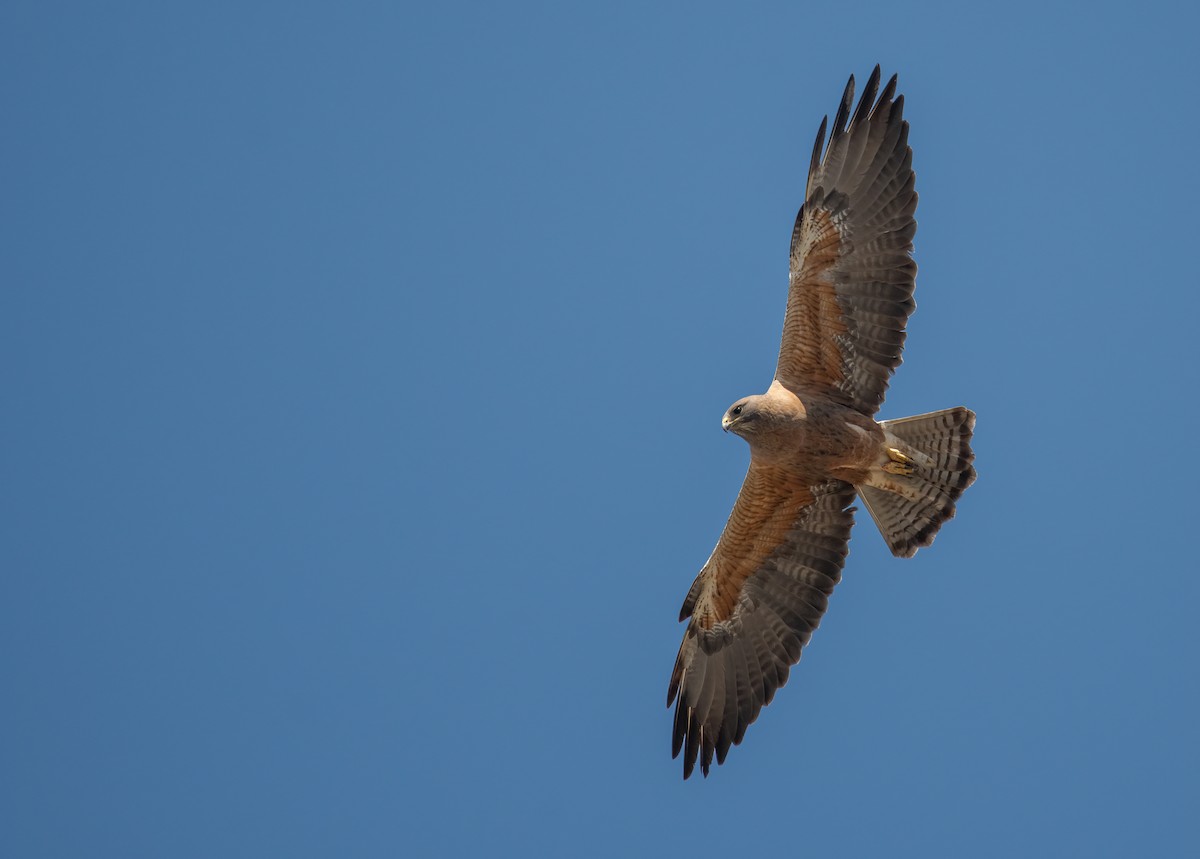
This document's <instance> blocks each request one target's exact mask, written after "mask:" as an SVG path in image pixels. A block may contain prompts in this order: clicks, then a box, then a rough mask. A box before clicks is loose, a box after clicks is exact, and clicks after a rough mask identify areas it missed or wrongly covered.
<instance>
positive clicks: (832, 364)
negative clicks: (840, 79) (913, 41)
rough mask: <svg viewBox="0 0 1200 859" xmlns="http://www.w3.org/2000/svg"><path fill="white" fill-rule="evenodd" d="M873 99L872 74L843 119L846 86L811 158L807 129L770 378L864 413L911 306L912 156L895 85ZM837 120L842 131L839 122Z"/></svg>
mask: <svg viewBox="0 0 1200 859" xmlns="http://www.w3.org/2000/svg"><path fill="white" fill-rule="evenodd" d="M878 92H879V66H876V67H875V71H874V72H873V73H872V74H871V79H870V80H869V81H868V82H867V86H866V89H865V90H864V91H863V94H862V98H861V99H860V100H859V102H858V107H857V108H855V110H854V115H853V116H850V105H851V103H852V102H853V99H854V78H853V77H851V78H850V82H849V83H848V84H847V85H846V92H845V94H844V95H843V96H842V103H841V106H840V107H839V108H838V112H837V115H836V116H835V117H834V120H833V130H832V131H831V133H830V135H829V146H828V148H827V149H825V152H824V157H823V158H822V152H821V150H822V147H823V146H824V142H825V121H822V123H821V129H820V131H818V132H817V141H816V145H815V146H814V147H813V155H812V162H811V165H810V167H809V171H808V184H807V186H806V188H805V192H804V197H805V199H804V205H803V206H802V207H801V208H800V214H799V215H797V217H796V226H795V228H794V229H793V231H792V251H791V272H790V283H789V288H788V306H787V315H786V316H785V319H784V324H783V343H782V345H781V346H780V350H779V365H778V367H777V368H776V371H775V377H776V378H777V379H778V380H779V381H780V382H781V383H782V384H783V385H785V386H787V387H788V388H790V389H792V390H793V391H798V390H807V391H810V392H811V391H813V390H817V391H821V392H823V393H825V394H827V395H828V396H829V397H830V398H831V399H833V400H836V401H837V402H840V403H842V404H843V405H847V406H851V407H852V408H856V409H858V410H859V411H861V412H863V413H864V414H868V415H872V414H874V413H875V412H876V411H877V410H878V409H879V406H880V404H882V402H883V396H884V394H885V393H886V392H887V386H888V379H889V378H890V377H891V375H892V372H893V371H894V370H895V369H896V367H897V366H899V364H900V352H901V350H902V349H903V347H904V327H905V324H906V323H907V322H908V317H909V314H911V313H912V311H913V309H914V308H915V307H916V304H915V303H914V302H913V298H912V295H913V287H914V281H915V278H916V275H917V266H916V263H914V262H913V260H912V257H911V252H912V239H913V235H914V234H915V233H916V231H917V222H916V220H915V219H914V218H913V214H914V213H915V212H916V209H917V194H916V192H915V191H914V190H913V181H914V175H913V170H912V150H911V149H910V148H909V146H908V123H907V122H905V121H904V118H903V115H902V114H903V111H904V96H898V97H895V98H893V97H894V96H895V92H896V78H895V76H893V77H892V79H891V80H890V81H888V84H887V86H885V87H884V88H883V92H882V93H881V94H880V95H879V98H878V100H876V98H875V96H876V93H878ZM847 120H849V125H847Z"/></svg>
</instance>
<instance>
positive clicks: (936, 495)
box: [858, 406, 975, 558]
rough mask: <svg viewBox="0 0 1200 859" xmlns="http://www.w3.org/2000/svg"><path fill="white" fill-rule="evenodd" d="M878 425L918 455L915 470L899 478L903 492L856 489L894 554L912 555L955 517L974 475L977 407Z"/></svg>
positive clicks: (909, 451)
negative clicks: (973, 445) (975, 411)
mask: <svg viewBox="0 0 1200 859" xmlns="http://www.w3.org/2000/svg"><path fill="white" fill-rule="evenodd" d="M880 426H882V427H883V429H884V431H885V432H886V433H887V435H888V437H889V441H898V442H899V443H900V444H899V446H900V448H901V450H902V451H903V452H904V453H906V454H907V455H908V456H909V457H911V458H912V459H913V460H914V464H915V471H914V472H913V474H911V475H908V476H906V477H901V478H898V480H899V481H900V482H902V483H903V485H904V488H905V490H906V493H905V494H898V493H896V492H892V491H889V490H888V489H883V488H880V487H877V486H860V487H858V492H859V495H860V496H862V500H863V503H864V504H865V505H866V508H867V511H868V512H869V513H870V514H871V518H872V519H874V520H875V524H876V525H877V526H879V532H880V533H881V534H883V539H884V540H885V541H886V542H887V544H888V548H889V549H891V551H892V554H893V555H896V556H898V557H902V558H911V557H912V556H913V555H914V554H916V551H917V549H920V548H922V547H924V546H928V545H929V544H930V543H932V542H933V538H934V537H935V536H937V532H938V529H939V528H941V527H942V524H943V523H944V522H946V521H947V520H948V519H952V518H954V506H955V502H956V501H958V499H959V497H960V496H961V495H962V494H963V492H964V491H966V488H967V487H968V486H970V485H971V484H972V483H973V482H974V481H975V467H974V465H972V463H973V462H974V461H975V453H974V451H972V450H971V435H972V433H973V432H974V430H975V413H974V412H972V411H971V410H970V409H965V408H963V407H961V406H959V407H956V408H953V409H945V410H943V411H940V412H930V413H928V414H924V415H916V416H914V417H911V418H900V419H899V420H894V421H880ZM909 496H911V497H909Z"/></svg>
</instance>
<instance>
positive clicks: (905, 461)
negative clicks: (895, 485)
mask: <svg viewBox="0 0 1200 859" xmlns="http://www.w3.org/2000/svg"><path fill="white" fill-rule="evenodd" d="M886 450H887V455H888V461H887V462H885V463H884V464H883V470H884V471H886V472H887V473H888V474H899V475H902V476H905V477H907V476H908V475H910V474H912V473H913V472H914V471H916V470H917V469H916V466H915V464H914V462H913V459H912V457H909V456H905V455H904V454H903V453H901V452H900V451H899V450H897V449H896V448H894V447H889V448H887V449H886Z"/></svg>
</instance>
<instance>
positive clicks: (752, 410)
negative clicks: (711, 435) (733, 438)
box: [721, 394, 764, 438]
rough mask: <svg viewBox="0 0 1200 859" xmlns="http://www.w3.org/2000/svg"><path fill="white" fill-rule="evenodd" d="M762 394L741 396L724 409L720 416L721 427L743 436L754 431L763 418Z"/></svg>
mask: <svg viewBox="0 0 1200 859" xmlns="http://www.w3.org/2000/svg"><path fill="white" fill-rule="evenodd" d="M762 401H763V396H762V394H755V395H754V396H752V397H742V399H740V400H738V401H737V402H736V403H734V404H733V405H732V406H730V407H729V408H728V409H727V410H726V411H725V416H724V417H723V418H721V429H723V430H725V432H732V433H736V434H738V435H740V436H742V437H743V438H745V437H746V435H747V433H752V432H754V430H755V428H756V427H757V426H758V425H759V424H760V423H761V422H762V419H763V416H764V415H763V402H762Z"/></svg>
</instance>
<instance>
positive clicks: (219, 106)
mask: <svg viewBox="0 0 1200 859" xmlns="http://www.w3.org/2000/svg"><path fill="white" fill-rule="evenodd" d="M735 8H736V11H735ZM1085 8H1086V9H1087V12H1086V13H1083V12H1082V10H1083V9H1085ZM1195 8H1196V7H1195V5H1194V4H1183V3H1180V4H1177V5H1167V4H1162V3H1154V2H1145V3H1136V4H1107V3H1099V4H1087V5H1086V6H1085V5H1084V4H1069V5H1068V4H1061V5H1060V4H1054V3H1045V2H1039V3H1006V4H1001V5H996V4H961V3H940V4H933V3H930V4H926V5H925V6H923V7H922V9H921V10H920V11H917V10H915V9H913V8H907V9H906V8H905V7H903V6H902V5H900V4H892V3H889V4H881V3H874V2H864V3H858V4H851V5H850V6H848V5H847V4H838V3H819V4H818V3H804V4H802V3H774V4H772V3H761V4H758V3H752V4H742V5H738V6H736V7H735V6H734V4H706V3H672V4H655V3H614V4H610V3H588V4H582V3H543V4H528V3H524V4H501V3H478V4H455V3H436V4H435V3H422V4H404V3H398V4H396V3H381V2H376V3H361V4H360V3H341V4H314V3H278V4H266V3H203V4H200V3H197V4H173V3H171V4H168V3H142V4H128V3H112V4H92V3H86V4H82V3H81V4H71V3H61V4H56V3H44V2H38V3H31V2H18V0H9V1H8V2H5V3H4V4H3V7H2V8H0V107H2V108H3V118H2V122H3V129H4V130H3V132H2V133H0V156H2V157H0V180H2V181H0V245H2V247H3V251H2V253H0V378H2V380H3V387H2V390H3V402H4V408H3V412H2V415H3V419H2V420H0V463H2V471H0V503H2V509H0V567H2V575H0V689H2V695H3V703H2V705H0V794H2V795H0V807H2V808H3V809H4V811H3V818H4V821H3V824H2V825H0V854H3V855H4V856H11V857H80V856H120V857H214V856H220V857H242V856H245V857H264V856H287V857H308V856H314V857H316V856H380V857H383V856H389V857H390V856H404V855H408V856H416V855H437V854H443V855H500V856H503V855H527V856H528V855H580V856H586V855H678V854H680V853H683V854H685V855H686V854H691V853H699V852H704V853H710V854H717V855H732V854H733V851H742V852H741V853H739V854H738V855H761V856H791V855H797V854H803V855H813V856H884V855H887V856H930V855H959V856H965V855H971V856H1014V855H1021V856H1064V855H1076V856H1084V855H1086V856H1129V855H1162V856H1165V855H1184V854H1188V853H1193V852H1194V851H1197V850H1198V849H1200V822H1198V821H1200V818H1198V817H1197V811H1196V810H1197V807H1198V805H1200V740H1198V737H1197V727H1196V726H1197V725H1198V724H1200V688H1198V686H1200V684H1198V677H1197V669H1196V659H1197V653H1198V648H1200V631H1198V626H1197V622H1196V612H1197V606H1198V604H1200V563H1197V559H1196V543H1195V539H1194V538H1195V536H1196V534H1197V524H1196V521H1197V513H1200V510H1198V509H1197V504H1196V500H1195V499H1196V497H1197V493H1196V490H1195V488H1194V484H1195V482H1196V478H1195V471H1196V469H1197V468H1200V449H1198V447H1197V444H1196V440H1195V437H1196V427H1197V420H1198V418H1200V413H1198V409H1197V393H1198V387H1200V386H1198V381H1197V370H1196V359H1197V349H1198V345H1200V329H1198V326H1200V269H1198V268H1197V265H1196V263H1195V248H1196V241H1197V240H1196V228H1197V213H1196V199H1197V191H1198V190H1200V187H1198V186H1200V182H1198V179H1200V171H1198V168H1197V141H1198V140H1200V119H1198V117H1200V112H1198V111H1197V110H1196V107H1195V103H1196V98H1197V92H1198V91H1200V79H1198V77H1197V64H1196V60H1197V50H1196V41H1195V38H1196V35H1195V34H1196V32H1197V29H1198V27H1200V17H1198V14H1197V12H1196V11H1195ZM877 62H878V63H881V64H882V65H883V70H884V73H885V75H890V74H891V73H892V72H899V74H900V89H901V91H902V92H903V93H904V94H905V96H906V114H907V116H908V117H909V119H910V121H911V123H912V132H911V137H910V140H911V143H912V146H913V148H914V153H915V154H914V164H915V168H916V171H917V188H918V191H919V192H920V195H921V202H920V206H919V208H918V210H917V219H918V221H919V224H920V227H919V230H918V233H917V238H916V256H917V261H918V263H919V265H920V274H919V276H918V279H917V296H916V297H917V303H918V305H919V306H918V310H917V312H916V315H915V316H914V317H913V319H912V322H911V325H910V328H909V331H910V335H909V340H908V349H907V351H906V353H905V364H904V366H903V367H901V368H900V371H899V372H898V374H897V375H896V377H895V379H894V382H893V385H892V389H891V393H890V394H889V397H888V400H887V402H886V403H885V405H884V408H883V411H882V412H881V416H882V417H900V416H903V415H908V414H913V413H917V412H923V411H929V410H932V409H937V408H943V407H948V406H952V405H958V404H963V405H968V406H970V407H972V408H973V409H975V410H976V412H977V413H978V416H979V423H978V429H977V435H976V449H977V452H978V463H977V464H978V469H979V480H978V482H977V483H976V484H975V486H974V487H973V488H971V489H970V490H969V491H968V493H967V494H966V496H965V497H964V499H963V501H962V502H961V504H960V506H959V515H958V518H957V519H955V520H954V521H953V522H951V523H949V525H948V526H947V527H946V528H945V529H944V530H943V531H942V533H941V535H940V536H939V537H938V540H937V543H936V545H934V546H933V547H932V548H931V549H928V550H923V551H922V552H921V553H920V554H919V555H918V556H917V557H916V558H915V559H913V560H909V561H903V560H897V559H894V558H892V557H891V556H890V555H889V554H888V553H887V551H886V549H885V548H884V546H883V543H882V540H881V539H880V537H879V535H878V534H877V533H876V532H875V530H874V528H873V526H872V524H871V522H870V520H869V518H868V517H866V516H865V515H861V514H860V519H859V523H858V526H857V528H856V531H855V535H854V538H853V540H852V542H851V554H850V558H849V561H848V563H847V567H846V572H845V578H844V581H843V583H842V584H841V585H840V586H839V588H838V590H837V592H836V593H835V595H834V598H833V600H832V604H831V607H830V610H829V613H828V615H827V616H826V618H825V622H824V623H823V625H822V626H821V629H820V630H819V632H818V633H817V634H816V635H815V637H814V639H813V641H812V644H811V645H810V646H809V648H807V649H806V651H805V655H804V658H803V660H802V661H801V663H800V665H799V666H798V667H797V668H796V669H795V670H794V671H793V673H792V677H791V680H790V681H789V682H788V684H787V686H786V687H785V688H784V689H783V690H781V692H780V693H779V695H778V696H777V697H776V699H775V702H774V703H773V704H772V705H771V706H769V707H768V708H767V709H766V710H764V711H763V714H762V716H761V717H760V719H759V720H758V722H757V723H756V724H755V725H754V726H753V727H752V728H751V729H750V731H749V733H748V735H747V737H746V741H745V743H744V744H743V745H742V746H740V747H738V748H735V749H734V750H733V751H732V752H731V753H730V756H729V760H728V761H727V763H726V764H725V766H723V767H721V768H719V769H715V770H714V771H713V774H712V775H711V776H710V777H709V778H708V779H707V780H704V779H700V778H698V777H696V778H693V779H692V780H690V781H688V782H686V783H685V782H684V781H682V779H681V767H680V764H679V762H678V761H673V760H671V758H670V747H669V746H670V714H669V711H668V710H667V709H666V707H665V699H666V691H667V681H668V677H669V673H670V668H671V664H672V660H673V659H674V656H675V650H676V648H677V646H678V642H679V638H680V636H681V634H682V631H683V627H682V626H680V625H679V624H677V623H676V616H677V613H678V610H679V605H680V603H681V602H682V600H683V597H684V594H685V592H686V590H687V588H688V585H689V584H690V583H691V581H692V578H693V576H694V575H695V573H696V571H697V570H698V569H699V567H700V565H701V564H702V563H703V562H704V560H705V558H706V557H707V556H708V553H709V551H710V550H711V548H712V546H713V544H714V543H715V541H716V538H717V536H718V534H719V532H720V529H721V526H722V525H723V524H724V521H725V517H726V516H727V514H728V512H729V508H730V506H731V504H732V502H733V499H734V496H735V495H736V493H737V490H738V486H739V485H740V481H741V477H742V474H743V472H744V470H745V467H746V463H747V460H748V451H747V448H746V446H745V444H744V443H743V442H742V441H741V440H740V439H737V438H735V437H733V436H731V435H726V434H724V433H722V432H721V429H720V418H721V415H722V413H723V411H724V410H725V408H726V407H727V406H728V405H729V404H730V403H731V402H732V401H733V400H735V399H737V398H738V397H741V396H744V395H746V394H750V393H757V392H761V391H763V390H765V388H766V386H767V385H768V383H769V382H770V378H771V373H772V370H773V368H774V359H775V354H776V349H777V348H778V337H779V331H780V327H781V324H782V318H783V307H784V299H785V291H786V273H787V249H788V239H789V236H790V231H791V227H792V218H793V217H794V215H795V212H796V209H797V207H798V206H799V203H800V202H801V199H800V197H801V193H802V190H803V187H804V171H805V169H806V167H807V164H808V157H809V151H810V147H811V143H812V139H813V135H814V133H815V131H816V128H817V125H818V124H819V123H820V120H821V117H822V115H824V114H826V113H832V112H833V111H834V109H835V108H836V106H837V100H838V97H839V96H840V94H841V91H842V87H843V85H844V84H845V80H846V77H847V76H848V75H849V74H851V73H854V74H856V75H857V76H858V77H859V79H860V80H862V79H864V78H865V76H866V75H867V74H868V73H869V72H870V70H871V68H872V66H873V65H874V64H875V63H877Z"/></svg>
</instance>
